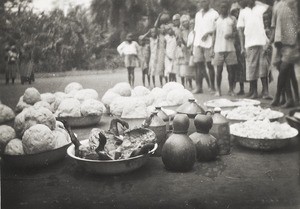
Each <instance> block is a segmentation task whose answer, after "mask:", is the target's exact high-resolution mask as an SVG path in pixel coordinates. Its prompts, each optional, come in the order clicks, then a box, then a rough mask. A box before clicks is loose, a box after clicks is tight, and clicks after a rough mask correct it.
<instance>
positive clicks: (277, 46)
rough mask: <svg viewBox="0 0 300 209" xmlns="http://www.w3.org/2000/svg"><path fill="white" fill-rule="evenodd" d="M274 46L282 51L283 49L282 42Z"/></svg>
mask: <svg viewBox="0 0 300 209" xmlns="http://www.w3.org/2000/svg"><path fill="white" fill-rule="evenodd" d="M274 46H275V47H276V48H277V49H281V48H282V43H281V42H275V43H274Z"/></svg>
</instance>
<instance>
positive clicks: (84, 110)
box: [80, 99, 105, 116]
mask: <svg viewBox="0 0 300 209" xmlns="http://www.w3.org/2000/svg"><path fill="white" fill-rule="evenodd" d="M104 109H105V107H104V105H103V104H102V102H100V101H98V100H95V99H88V100H85V101H83V102H82V104H81V107H80V111H81V115H82V116H88V115H101V114H102V113H103V111H104Z"/></svg>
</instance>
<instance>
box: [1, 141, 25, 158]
mask: <svg viewBox="0 0 300 209" xmlns="http://www.w3.org/2000/svg"><path fill="white" fill-rule="evenodd" d="M4 154H6V155H24V154H25V153H24V149H23V144H22V140H20V139H17V138H16V139H12V140H10V141H9V142H8V144H7V145H6V147H5V150H4Z"/></svg>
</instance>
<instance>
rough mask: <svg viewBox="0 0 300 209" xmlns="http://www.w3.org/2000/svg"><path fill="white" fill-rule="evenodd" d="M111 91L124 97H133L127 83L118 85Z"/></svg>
mask: <svg viewBox="0 0 300 209" xmlns="http://www.w3.org/2000/svg"><path fill="white" fill-rule="evenodd" d="M111 90H112V91H113V92H115V93H117V94H119V95H121V96H124V97H130V96H131V86H130V84H129V83H126V82H121V83H117V84H116V85H115V86H114V87H113V88H112V89H111Z"/></svg>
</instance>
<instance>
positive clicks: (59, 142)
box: [53, 128, 71, 149]
mask: <svg viewBox="0 0 300 209" xmlns="http://www.w3.org/2000/svg"><path fill="white" fill-rule="evenodd" d="M53 135H54V144H55V149H57V148H60V147H63V146H65V145H67V144H69V143H70V142H71V139H70V136H69V134H68V133H67V131H66V130H65V129H62V128H56V129H55V130H54V131H53Z"/></svg>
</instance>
